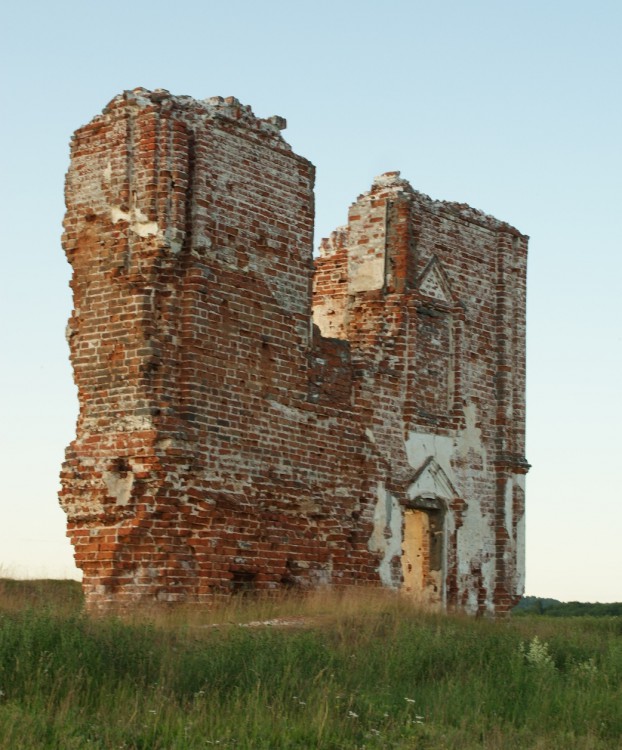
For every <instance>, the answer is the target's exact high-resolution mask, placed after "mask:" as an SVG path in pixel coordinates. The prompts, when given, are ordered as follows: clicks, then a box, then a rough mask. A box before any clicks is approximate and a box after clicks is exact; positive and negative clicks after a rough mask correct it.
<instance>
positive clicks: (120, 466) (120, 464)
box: [113, 456, 132, 474]
mask: <svg viewBox="0 0 622 750" xmlns="http://www.w3.org/2000/svg"><path fill="white" fill-rule="evenodd" d="M131 470H132V467H131V466H130V464H129V461H128V460H127V458H123V457H121V456H119V458H117V459H115V461H114V469H113V471H116V472H117V473H118V474H123V473H125V472H127V471H131Z"/></svg>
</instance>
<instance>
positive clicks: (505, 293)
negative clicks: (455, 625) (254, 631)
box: [60, 89, 528, 614]
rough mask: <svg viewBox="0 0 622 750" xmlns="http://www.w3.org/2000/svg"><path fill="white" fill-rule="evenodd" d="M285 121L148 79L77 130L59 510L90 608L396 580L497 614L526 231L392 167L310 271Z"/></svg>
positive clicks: (515, 559)
mask: <svg viewBox="0 0 622 750" xmlns="http://www.w3.org/2000/svg"><path fill="white" fill-rule="evenodd" d="M282 127H284V122H283V121H282V118H269V119H268V120H260V119H258V118H256V117H255V116H254V115H253V114H252V112H251V111H250V108H248V107H244V106H242V105H240V103H239V102H238V101H237V100H236V99H234V98H232V97H230V98H228V99H225V100H223V99H221V98H219V97H213V98H212V99H209V100H206V101H193V100H191V99H188V98H187V97H180V98H176V97H173V96H171V95H170V94H169V93H168V92H164V91H156V92H149V91H146V90H144V89H137V90H135V91H132V92H126V93H125V94H123V95H121V96H119V97H116V98H115V99H113V101H112V102H110V104H109V105H108V106H107V107H106V108H105V110H104V112H103V113H102V115H99V116H98V117H96V118H95V119H94V120H93V122H92V123H90V124H89V125H86V126H85V127H83V128H81V129H79V130H78V131H77V132H76V134H75V135H74V137H73V139H72V161H71V167H70V169H69V172H68V175H67V181H66V202H67V214H66V217H65V221H64V230H65V232H64V235H63V245H64V248H65V252H66V254H67V258H68V259H69V261H70V263H71V265H72V267H73V278H72V282H71V286H72V289H73V294H74V311H73V313H72V316H71V319H70V321H69V326H68V331H67V333H68V340H69V345H70V350H71V358H72V363H73V367H74V375H75V381H76V384H77V387H78V393H79V399H80V413H79V418H78V424H77V431H76V438H75V440H74V441H73V442H72V443H71V445H70V446H69V447H68V449H67V454H66V460H65V463H64V464H63V470H62V475H61V478H62V489H61V493H60V501H61V504H62V506H63V508H64V509H65V511H66V512H67V515H68V535H69V537H70V538H71V540H72V542H73V544H74V549H75V558H76V563H77V564H78V566H79V567H80V568H82V570H83V573H84V589H85V592H86V596H87V600H88V602H89V604H90V605H91V606H102V607H103V606H107V605H117V606H118V605H122V606H123V605H127V604H130V603H131V602H135V601H163V602H175V601H183V600H185V601H196V602H202V601H208V600H209V599H210V598H211V597H213V596H214V595H217V594H219V593H228V592H235V591H243V590H247V589H248V588H251V587H254V588H257V589H265V590H273V589H274V588H278V587H281V586H286V587H288V588H289V587H292V586H300V587H308V586H316V585H326V584H335V585H354V584H357V585H358V584H368V585H374V584H384V585H386V586H390V587H393V588H400V589H402V590H403V591H404V592H405V594H406V595H410V596H413V597H415V598H417V599H418V600H419V601H420V602H421V603H422V604H424V605H428V606H444V607H450V608H461V609H465V610H466V611H469V612H473V613H475V612H479V613H491V614H492V613H502V612H504V611H506V610H507V609H508V608H509V607H510V606H511V604H512V602H514V601H515V600H516V598H517V597H518V596H519V595H520V593H521V591H522V585H523V584H522V581H523V554H524V541H523V533H524V532H523V523H524V492H523V476H522V475H524V473H525V472H526V471H527V468H528V465H527V463H526V461H525V459H524V419H525V414H524V391H525V380H524V336H525V317H524V313H525V268H526V251H527V238H526V237H525V236H523V235H521V234H520V233H519V232H518V231H517V230H515V229H514V228H512V227H510V226H508V225H507V224H504V223H503V222H500V221H497V220H496V219H493V218H492V217H489V216H486V215H485V214H482V213H481V212H479V211H475V210H474V209H471V208H469V207H468V206H466V205H464V204H454V203H443V202H438V201H433V200H431V199H430V198H428V197H427V196H425V195H423V194H421V193H418V192H416V191H414V190H413V189H412V188H411V186H410V185H409V184H408V183H407V182H406V181H405V180H403V179H401V178H400V175H399V172H389V173H386V174H384V175H381V176H380V177H379V178H377V179H376V181H375V182H374V184H373V186H372V188H371V190H370V191H369V192H368V193H365V194H363V195H361V196H360V197H359V199H358V200H357V201H356V202H355V203H354V204H353V206H352V207H351V208H350V211H349V219H348V225H347V226H346V227H342V228H340V229H338V230H337V231H336V232H335V233H333V235H332V236H331V237H330V238H328V239H325V240H323V241H322V244H321V248H320V255H319V257H318V258H317V259H316V262H315V270H314V267H313V265H314V264H313V256H312V232H313V205H314V198H313V182H314V168H313V166H312V165H311V164H310V163H309V162H308V161H307V160H306V159H303V158H302V157H300V156H297V155H296V154H294V153H293V152H292V151H291V149H290V147H289V146H288V144H287V143H286V142H285V141H284V140H283V137H282V135H281V133H280V130H281V129H282Z"/></svg>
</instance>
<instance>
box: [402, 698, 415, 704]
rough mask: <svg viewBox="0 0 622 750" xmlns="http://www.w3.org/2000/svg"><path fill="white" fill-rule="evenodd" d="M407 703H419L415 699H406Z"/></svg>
mask: <svg viewBox="0 0 622 750" xmlns="http://www.w3.org/2000/svg"><path fill="white" fill-rule="evenodd" d="M404 700H405V701H406V703H416V702H417V701H416V700H415V699H414V698H404Z"/></svg>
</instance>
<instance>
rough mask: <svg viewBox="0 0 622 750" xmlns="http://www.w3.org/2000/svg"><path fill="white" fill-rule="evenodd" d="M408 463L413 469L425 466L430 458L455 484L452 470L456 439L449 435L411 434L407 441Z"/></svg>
mask: <svg viewBox="0 0 622 750" xmlns="http://www.w3.org/2000/svg"><path fill="white" fill-rule="evenodd" d="M405 448H406V456H407V457H408V463H409V464H410V465H411V466H412V467H413V469H418V468H420V467H421V466H423V464H424V462H425V461H427V459H428V458H429V457H430V456H434V458H435V460H436V463H437V464H438V465H439V466H441V467H442V469H443V471H444V472H445V474H447V476H448V478H449V480H450V481H451V482H452V483H453V484H455V483H456V478H455V477H454V476H453V472H452V470H451V456H452V453H453V452H454V438H452V437H450V436H448V435H430V433H428V432H409V433H408V439H407V440H406V441H405Z"/></svg>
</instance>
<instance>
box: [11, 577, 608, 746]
mask: <svg viewBox="0 0 622 750" xmlns="http://www.w3.org/2000/svg"><path fill="white" fill-rule="evenodd" d="M42 586H43V584H42ZM3 588H4V591H3ZM43 590H45V586H43ZM55 593H56V599H54V597H53V598H52V599H51V600H49V599H46V598H45V595H44V594H42V593H41V592H40V595H39V597H38V598H37V597H35V598H34V600H33V597H29V596H26V595H25V594H24V592H22V593H21V594H19V593H18V592H17V593H16V591H15V590H13V591H9V592H8V593H7V588H6V586H4V587H3V585H2V584H1V583H0V691H1V693H2V694H1V695H0V748H2V749H4V748H7V749H8V748H11V750H14V749H15V748H25V749H26V750H31V748H32V750H36V749H38V748H62V749H63V750H65V749H68V748H106V749H107V748H128V749H129V748H135V749H138V748H141V749H144V750H158V749H160V748H161V749H162V750H164V749H165V748H166V750H171V749H177V748H180V749H182V748H183V749H186V748H187V749H188V750H190V749H194V748H210V747H219V748H252V749H253V750H260V749H262V748H265V749H266V750H268V749H269V750H277V749H278V748H283V749H285V748H287V749H288V750H290V749H292V750H294V749H296V748H300V749H304V750H308V749H310V748H323V749H326V750H328V749H333V750H345V749H347V748H353V749H354V748H360V749H361V750H362V748H366V749H368V750H371V749H373V748H377V749H379V748H383V749H384V748H394V749H395V750H406V748H408V749H409V750H410V749H412V748H425V749H429V750H435V749H437V748H439V749H440V748H452V749H453V748H464V749H465V750H469V749H471V748H473V749H474V748H489V749H490V750H492V749H493V748H494V749H501V748H503V750H511V749H512V748H516V749H517V750H518V749H519V748H520V750H525V749H526V748H538V749H541V750H545V749H546V748H555V749H556V750H558V749H559V748H564V750H565V749H569V750H572V749H573V748H577V749H581V750H588V748H589V749H594V750H604V749H605V748H606V749H607V750H611V748H614V749H615V748H620V747H622V743H621V737H622V687H621V684H622V621H621V620H620V618H603V619H599V620H596V619H590V618H584V619H582V618H578V619H577V618H573V619H572V620H564V619H556V620H554V621H543V620H542V618H537V617H534V618H527V617H523V618H520V619H516V620H514V621H509V622H487V621H481V620H480V621H475V620H470V619H466V618H461V617H446V616H433V615H430V614H424V613H421V612H418V611H417V610H416V609H415V608H413V607H412V606H411V605H409V603H408V602H407V601H406V600H405V599H403V598H401V597H397V596H390V595H387V594H384V595H383V594H382V593H380V592H374V593H371V592H358V593H356V594H341V595H339V594H327V593H323V594H317V595H312V596H309V597H307V598H304V599H301V598H299V599H291V598H290V599H283V600H275V599H271V600H250V601H249V600H242V601H240V600H232V601H231V602H229V603H227V604H226V605H221V606H219V607H217V608H215V609H213V610H209V611H206V610H203V611H190V610H187V611H181V610H177V611H175V612H171V613H170V614H162V613H161V612H160V613H146V612H141V613H137V614H136V616H135V617H132V619H131V620H129V619H128V618H124V619H120V618H113V617H101V618H91V617H88V616H87V615H85V614H83V613H82V611H81V608H80V604H79V600H77V599H76V598H73V595H68V596H65V598H64V599H63V595H61V593H60V589H57V590H56V592H55ZM65 594H67V590H65ZM20 597H21V599H22V606H19V600H20ZM274 617H285V618H289V622H290V623H291V618H299V619H298V620H296V619H294V624H293V625H292V624H289V625H287V626H279V625H266V626H261V627H240V626H239V624H237V623H240V622H249V621H253V620H257V619H266V618H274ZM301 620H302V625H301ZM216 623H217V624H218V627H214V625H215V624H216ZM297 625H298V626H297Z"/></svg>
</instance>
